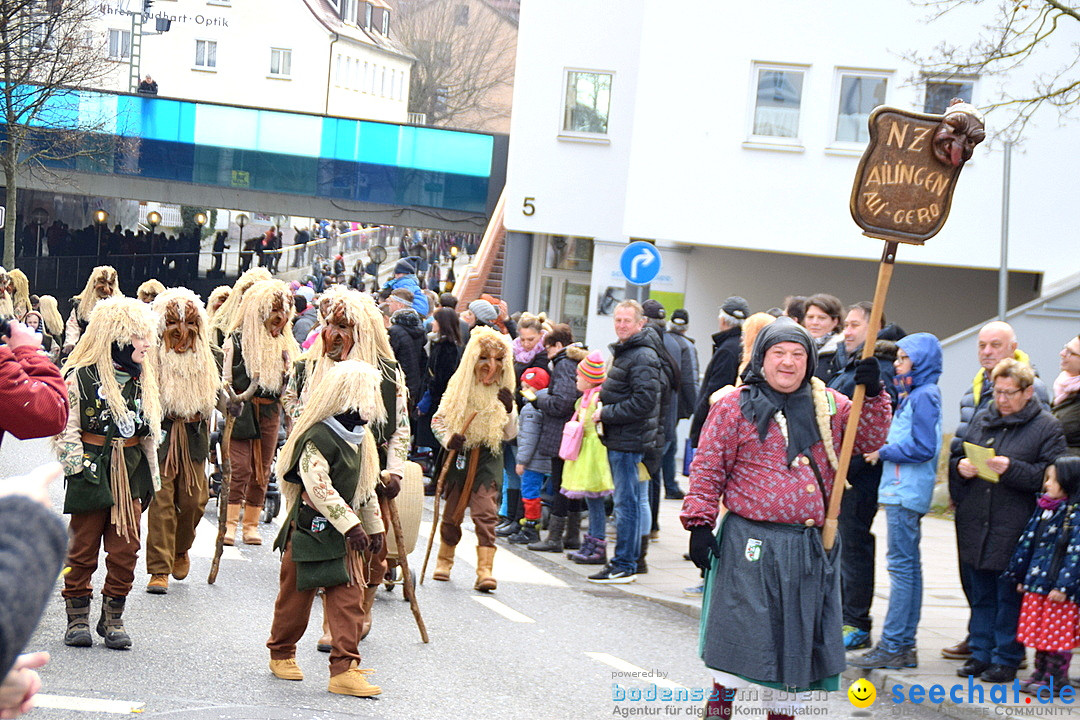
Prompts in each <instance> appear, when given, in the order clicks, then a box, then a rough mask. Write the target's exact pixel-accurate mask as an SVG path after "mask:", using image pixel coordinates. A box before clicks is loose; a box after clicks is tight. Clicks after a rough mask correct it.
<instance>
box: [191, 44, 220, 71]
mask: <svg viewBox="0 0 1080 720" xmlns="http://www.w3.org/2000/svg"><path fill="white" fill-rule="evenodd" d="M195 66H196V67H207V68H216V67H217V42H216V41H214V40H196V41H195Z"/></svg>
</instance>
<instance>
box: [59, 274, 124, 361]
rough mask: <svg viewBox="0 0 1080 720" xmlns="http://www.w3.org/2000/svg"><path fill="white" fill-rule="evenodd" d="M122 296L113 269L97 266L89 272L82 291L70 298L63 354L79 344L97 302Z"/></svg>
mask: <svg viewBox="0 0 1080 720" xmlns="http://www.w3.org/2000/svg"><path fill="white" fill-rule="evenodd" d="M122 295H123V293H121V292H120V281H119V280H118V279H117V277H116V270H115V269H113V268H112V267H110V266H109V265H98V266H97V267H96V268H94V269H93V270H91V271H90V277H89V278H87V280H86V286H85V287H84V288H83V291H82V292H81V293H79V294H78V295H76V296H75V297H73V298H71V305H72V308H71V315H69V316H68V319H67V323H66V324H65V326H64V353H65V354H67V353H69V352H71V350H72V348H74V347H75V343H77V342H79V338H81V337H82V334H83V333H84V332H86V325H87V323H89V322H90V313H91V311H93V309H94V306H95V305H96V304H97V303H98V301H99V300H104V299H105V298H110V297H113V296H122Z"/></svg>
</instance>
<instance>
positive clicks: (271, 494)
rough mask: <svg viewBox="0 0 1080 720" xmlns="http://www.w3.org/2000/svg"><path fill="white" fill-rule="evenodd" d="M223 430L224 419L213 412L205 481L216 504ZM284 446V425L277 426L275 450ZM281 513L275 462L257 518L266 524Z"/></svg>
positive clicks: (220, 478) (220, 475)
mask: <svg viewBox="0 0 1080 720" xmlns="http://www.w3.org/2000/svg"><path fill="white" fill-rule="evenodd" d="M224 429H225V418H224V417H223V416H222V414H221V413H220V412H218V411H217V410H215V411H214V422H213V423H212V426H211V428H210V455H209V457H208V460H209V463H207V466H206V467H207V472H208V473H209V476H208V478H207V481H208V482H209V483H210V497H212V498H218V502H219V503H220V502H221V499H220V498H219V497H218V496H219V495H220V494H221V480H222V470H221V435H222V431H223V430H224ZM284 444H285V426H284V424H282V425H279V426H278V437H277V449H278V450H280V449H281V446H282V445H284ZM280 511H281V489H280V488H279V487H278V478H277V461H276V459H275V461H274V463H272V464H271V465H270V481H269V482H268V483H267V486H266V499H265V500H264V501H263V508H262V514H261V515H260V516H259V519H260V521H262V522H264V523H268V522H270V521H271V520H273V519H274V518H276V517H277V514H278V513H279V512H280Z"/></svg>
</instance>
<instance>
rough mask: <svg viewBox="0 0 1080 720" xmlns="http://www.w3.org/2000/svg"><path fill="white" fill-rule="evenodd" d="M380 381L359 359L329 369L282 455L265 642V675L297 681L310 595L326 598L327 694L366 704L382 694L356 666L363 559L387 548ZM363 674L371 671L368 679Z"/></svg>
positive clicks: (313, 393)
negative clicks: (282, 511) (277, 554)
mask: <svg viewBox="0 0 1080 720" xmlns="http://www.w3.org/2000/svg"><path fill="white" fill-rule="evenodd" d="M381 377H382V374H381V373H380V371H379V370H378V369H376V368H374V367H372V366H371V365H369V364H367V363H365V362H361V361H359V360H343V361H341V362H337V363H335V364H334V365H333V366H332V367H330V368H328V369H327V371H326V373H325V374H324V375H323V376H322V378H321V379H320V381H319V382H318V383H317V384H315V385H314V386H313V387H312V389H311V393H310V395H309V397H308V401H307V403H306V405H305V407H304V411H303V412H302V413H301V415H300V417H299V418H298V419H297V420H296V424H295V425H294V427H293V431H292V434H291V435H290V436H289V439H288V441H287V442H286V443H285V446H284V447H283V448H282V449H281V457H280V463H279V467H281V468H283V469H284V472H283V474H282V477H283V478H284V480H285V482H284V489H283V493H284V495H285V497H286V507H287V519H286V521H285V523H284V524H283V526H282V529H281V532H280V533H279V534H278V537H277V540H276V542H275V543H274V547H275V549H278V550H281V551H282V552H283V555H282V558H281V572H280V575H279V586H278V596H277V600H276V601H275V603H274V620H273V625H272V626H271V629H270V639H269V640H267V642H266V646H267V647H268V648H269V649H270V671H271V672H272V673H273V674H274V675H275V676H276V677H278V678H281V679H283V680H303V679H304V674H303V672H302V671H301V670H300V668H299V666H298V665H297V663H296V643H297V642H298V641H299V640H300V638H301V637H303V635H304V631H305V630H306V629H307V623H308V618H309V616H310V614H311V605H312V602H313V601H314V599H315V593H316V591H317V590H318V589H319V588H324V589H325V590H324V592H325V598H326V602H325V612H326V615H327V618H328V621H329V623H330V630H331V636H332V639H331V649H330V685H329V687H328V688H327V689H328V690H329V691H330V692H332V693H337V694H341V695H355V696H357V697H369V696H371V695H378V694H379V693H380V692H381V690H380V689H379V688H378V687H377V686H375V685H372V684H371V683H369V682H368V681H367V678H366V677H365V671H364V670H361V669H360V668H359V667H358V664H359V662H360V653H359V651H358V650H357V643H358V641H359V634H360V624H361V615H362V613H361V603H362V601H363V588H364V586H365V584H366V578H365V577H364V565H365V562H364V559H363V554H364V553H365V552H370V551H372V550H375V551H377V550H378V549H379V547H380V546H382V545H384V544H385V530H384V526H383V523H382V518H381V516H380V513H379V503H378V499H377V497H376V494H375V486H376V484H377V483H378V480H379V456H378V449H377V448H376V442H375V436H374V434H373V433H372V430H371V424H372V423H379V422H385V420H386V408H385V406H384V405H383V401H382V395H381V393H380V392H379V385H380V382H381ZM368 672H370V671H368Z"/></svg>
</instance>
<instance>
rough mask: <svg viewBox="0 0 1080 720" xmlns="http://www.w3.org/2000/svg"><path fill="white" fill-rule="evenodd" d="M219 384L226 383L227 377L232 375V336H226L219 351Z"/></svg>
mask: <svg viewBox="0 0 1080 720" xmlns="http://www.w3.org/2000/svg"><path fill="white" fill-rule="evenodd" d="M221 354H222V360H221V382H222V383H223V384H224V383H225V382H227V381H228V379H229V376H230V375H232V364H233V342H232V336H231V335H230V336H226V338H225V343H224V346H223V347H222V349H221Z"/></svg>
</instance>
